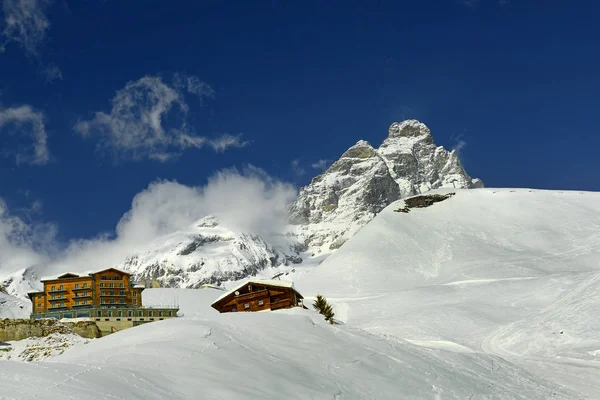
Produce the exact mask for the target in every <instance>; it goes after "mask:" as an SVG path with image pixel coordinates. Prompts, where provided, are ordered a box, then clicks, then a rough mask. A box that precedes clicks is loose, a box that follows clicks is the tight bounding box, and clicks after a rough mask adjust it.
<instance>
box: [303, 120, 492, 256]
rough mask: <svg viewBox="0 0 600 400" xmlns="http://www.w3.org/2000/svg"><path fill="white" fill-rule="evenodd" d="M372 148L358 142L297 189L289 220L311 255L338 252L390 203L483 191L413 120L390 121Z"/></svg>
mask: <svg viewBox="0 0 600 400" xmlns="http://www.w3.org/2000/svg"><path fill="white" fill-rule="evenodd" d="M388 133H389V136H388V137H387V138H386V139H385V140H384V141H383V143H382V144H381V146H380V147H379V148H378V149H376V148H374V147H373V146H371V145H370V144H369V142H367V141H365V140H359V141H358V142H357V143H356V144H355V145H354V146H352V147H350V148H349V149H348V150H346V151H345V152H344V153H343V154H342V156H341V157H340V159H339V160H337V161H336V162H334V163H333V164H332V165H331V167H329V169H327V170H326V171H325V172H323V173H322V174H321V175H319V176H317V177H315V178H313V180H312V182H311V183H310V184H309V185H308V186H306V187H304V188H302V189H301V190H300V194H299V196H298V199H297V200H296V202H295V203H294V204H293V205H292V207H291V222H292V223H294V224H297V225H300V226H298V227H297V233H298V234H299V236H301V237H302V238H304V240H305V242H306V244H307V246H308V247H309V249H310V250H312V251H313V252H315V253H319V252H328V251H331V250H335V249H337V248H338V247H339V246H341V245H342V244H343V243H344V242H345V241H346V240H347V239H348V238H350V237H351V236H352V235H353V234H354V233H355V232H356V231H357V230H358V229H360V227H362V226H364V225H365V224H366V223H368V222H369V221H370V220H371V219H372V218H373V216H375V215H376V214H377V213H378V212H379V211H381V210H382V209H383V208H385V207H386V206H387V205H388V204H390V203H391V202H393V201H395V200H398V199H400V198H403V197H407V196H412V195H415V194H419V193H423V192H426V191H428V190H431V189H436V188H440V187H448V188H474V187H481V186H483V184H482V183H481V181H480V180H473V179H471V177H470V176H469V175H468V174H467V173H466V172H465V170H464V169H463V167H462V165H461V163H460V160H459V159H458V155H457V153H456V152H455V151H447V150H445V149H444V148H443V147H441V146H436V144H435V143H434V141H433V137H432V136H431V132H430V130H429V128H427V126H426V125H425V124H423V123H422V122H419V121H417V120H406V121H403V122H394V123H393V124H392V125H391V126H390V128H389V131H388Z"/></svg>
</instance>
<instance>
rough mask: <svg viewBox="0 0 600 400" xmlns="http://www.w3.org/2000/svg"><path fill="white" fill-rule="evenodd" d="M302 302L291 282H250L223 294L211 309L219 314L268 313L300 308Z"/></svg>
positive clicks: (302, 298)
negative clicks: (282, 309)
mask: <svg viewBox="0 0 600 400" xmlns="http://www.w3.org/2000/svg"><path fill="white" fill-rule="evenodd" d="M303 300H304V297H302V295H301V294H300V293H298V291H296V289H295V288H294V284H293V283H292V282H285V281H264V280H251V281H248V282H245V283H243V284H241V285H239V286H237V287H235V288H234V289H232V290H230V291H229V292H227V293H225V294H223V295H222V296H221V297H219V298H218V299H217V300H216V301H215V302H214V303H213V304H212V307H213V308H214V309H215V310H217V311H219V312H221V313H225V312H238V311H241V312H243V311H269V310H278V309H281V308H291V307H298V306H300V307H302V306H303Z"/></svg>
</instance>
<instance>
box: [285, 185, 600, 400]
mask: <svg viewBox="0 0 600 400" xmlns="http://www.w3.org/2000/svg"><path fill="white" fill-rule="evenodd" d="M436 192H437V193H440V192H441V191H439V190H438V191H433V192H432V193H436ZM446 192H447V190H446ZM403 206H404V201H402V200H401V201H398V202H396V203H393V204H391V205H390V206H389V207H387V208H386V209H385V210H383V211H382V212H381V213H380V214H379V215H378V216H377V217H376V218H375V219H374V220H373V221H371V222H370V223H369V224H368V225H367V226H366V227H364V228H363V229H362V230H361V231H359V232H358V233H357V235H356V236H354V237H353V238H352V239H350V240H349V241H348V242H347V243H346V244H345V245H344V246H343V247H342V248H341V249H340V250H339V251H338V252H336V253H334V254H333V255H331V256H330V257H329V258H328V259H327V260H325V261H324V262H323V264H321V265H320V266H319V267H318V268H316V269H315V270H314V271H313V272H312V273H310V274H308V275H305V276H304V277H302V278H301V279H300V280H299V281H298V282H296V283H297V287H298V289H299V290H300V292H301V293H303V294H304V296H305V297H308V296H314V295H316V293H322V294H324V295H325V296H326V297H327V298H328V299H329V300H330V301H331V302H332V303H333V306H334V310H335V312H336V316H337V318H339V319H341V320H342V321H344V322H345V323H346V324H348V325H352V326H356V327H360V328H362V329H365V330H367V331H369V332H371V333H374V334H380V335H386V336H387V337H395V338H398V339H405V340H409V341H411V342H412V343H413V344H417V345H420V346H423V347H427V348H432V349H434V348H435V349H447V350H449V351H457V352H477V353H479V352H485V353H487V354H495V355H499V356H501V357H503V358H505V359H506V360H509V361H511V362H514V363H517V364H518V365H520V366H523V367H524V368H526V369H528V370H529V371H530V372H532V373H535V374H539V375H540V376H543V377H545V378H547V379H549V380H552V381H555V382H559V383H561V384H564V385H567V386H568V387H570V388H572V389H573V390H576V391H578V392H579V393H581V394H582V395H583V396H585V397H586V398H592V399H593V398H600V336H599V335H598V332H600V319H599V318H598V315H600V193H584V192H568V191H564V192H559V191H542V190H527V189H477V190H457V191H456V195H455V196H452V197H450V198H449V199H447V200H445V201H442V202H440V203H436V204H433V205H432V206H430V207H427V208H413V209H411V210H410V212H408V213H402V212H395V211H394V210H397V209H399V208H402V207H403Z"/></svg>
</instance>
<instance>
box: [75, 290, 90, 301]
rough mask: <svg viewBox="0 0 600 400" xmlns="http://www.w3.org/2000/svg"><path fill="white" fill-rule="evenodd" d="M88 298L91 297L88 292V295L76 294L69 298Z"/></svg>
mask: <svg viewBox="0 0 600 400" xmlns="http://www.w3.org/2000/svg"><path fill="white" fill-rule="evenodd" d="M89 297H92V293H91V291H90V293H89V294H85V295H84V294H78V293H76V294H75V295H74V296H71V298H72V299H85V298H89Z"/></svg>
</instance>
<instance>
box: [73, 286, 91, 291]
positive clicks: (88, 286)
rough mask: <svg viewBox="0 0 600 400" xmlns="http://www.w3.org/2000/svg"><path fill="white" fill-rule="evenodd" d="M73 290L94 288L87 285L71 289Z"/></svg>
mask: <svg viewBox="0 0 600 400" xmlns="http://www.w3.org/2000/svg"><path fill="white" fill-rule="evenodd" d="M71 290H72V291H76V290H92V288H91V287H90V286H87V287H78V288H73V289H71Z"/></svg>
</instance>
